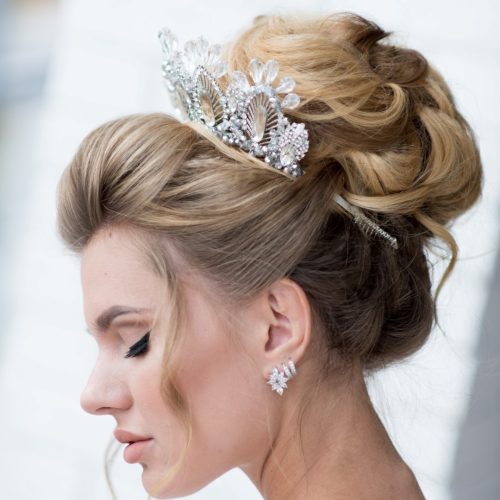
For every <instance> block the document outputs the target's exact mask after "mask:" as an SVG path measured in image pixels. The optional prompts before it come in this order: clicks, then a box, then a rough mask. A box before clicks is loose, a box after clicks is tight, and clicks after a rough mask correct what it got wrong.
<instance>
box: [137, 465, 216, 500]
mask: <svg viewBox="0 0 500 500" xmlns="http://www.w3.org/2000/svg"><path fill="white" fill-rule="evenodd" d="M181 472H182V471H181ZM163 475H164V474H163ZM161 477H162V474H155V475H154V477H148V472H147V468H145V469H144V471H143V476H142V484H143V486H144V489H145V490H146V492H147V493H148V494H149V495H151V496H152V497H153V498H157V499H158V500H165V499H168V498H182V497H185V496H188V495H193V494H194V493H196V492H198V491H200V490H201V489H202V488H204V487H205V486H206V485H207V484H209V483H210V482H211V481H212V480H214V479H215V478H213V479H211V480H209V481H206V482H200V481H199V479H198V481H196V478H194V477H193V475H192V474H191V477H189V475H188V476H187V477H186V476H184V477H183V478H181V477H179V476H174V477H173V478H171V479H170V482H168V483H167V484H166V485H165V486H164V487H163V489H162V490H161V491H160V492H158V491H157V490H154V488H155V487H156V486H157V483H160V480H161ZM181 479H182V480H181Z"/></svg>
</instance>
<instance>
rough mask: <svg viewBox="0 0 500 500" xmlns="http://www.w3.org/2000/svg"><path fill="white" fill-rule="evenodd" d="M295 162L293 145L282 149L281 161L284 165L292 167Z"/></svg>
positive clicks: (286, 145) (287, 145)
mask: <svg viewBox="0 0 500 500" xmlns="http://www.w3.org/2000/svg"><path fill="white" fill-rule="evenodd" d="M294 160H295V151H294V148H293V145H292V144H285V145H284V146H283V147H282V148H281V153H280V161H281V163H282V164H283V165H290V164H291V163H293V161H294Z"/></svg>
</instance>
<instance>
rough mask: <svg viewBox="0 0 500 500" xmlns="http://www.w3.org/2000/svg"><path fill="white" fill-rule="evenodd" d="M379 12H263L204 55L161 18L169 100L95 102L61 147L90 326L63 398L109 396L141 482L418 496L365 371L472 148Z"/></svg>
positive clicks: (377, 354)
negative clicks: (173, 112)
mask: <svg viewBox="0 0 500 500" xmlns="http://www.w3.org/2000/svg"><path fill="white" fill-rule="evenodd" d="M389 35H390V33H389V32H386V31H384V30H383V29H382V28H380V27H379V26H377V25H376V24H375V23H373V22H370V21H369V20H367V19H365V18H363V17H361V16H358V15H355V14H353V13H337V14H334V15H330V16H325V17H310V18H304V17H303V16H302V17H301V18H300V19H299V18H296V17H293V16H260V17H258V18H256V19H255V20H254V23H253V25H252V26H250V27H249V28H248V30H247V31H245V32H244V33H242V34H241V35H240V37H239V38H238V39H237V40H235V41H234V43H232V44H230V45H229V46H227V47H226V50H225V52H224V56H223V57H222V55H221V54H220V49H219V48H217V47H209V46H207V44H206V42H205V41H204V40H202V39H200V40H196V41H192V42H188V43H187V44H186V46H185V51H184V52H183V53H181V52H180V51H179V50H178V49H177V47H176V41H175V38H174V37H173V35H172V33H171V32H169V31H168V30H163V31H162V32H161V33H160V40H161V43H162V47H163V50H164V54H165V58H164V63H163V76H164V78H165V83H166V85H167V88H168V90H169V92H170V94H171V96H172V97H173V98H174V103H175V105H176V107H177V108H178V110H179V111H180V114H181V117H182V120H181V121H179V120H177V119H175V118H172V117H170V116H168V115H166V114H163V113H155V114H147V115H132V116H127V117H123V118H120V119H117V120H113V121H111V122H108V123H106V124H104V125H102V126H100V127H99V128H97V129H96V130H94V131H93V132H91V133H90V134H89V135H88V136H87V137H86V138H85V139H84V141H83V142H82V144H81V146H80V148H79V150H78V152H77V153H76V155H75V157H74V159H73V160H72V162H71V164H70V165H69V166H68V167H67V168H66V170H65V172H64V174H63V176H62V178H61V180H60V184H59V192H58V227H59V231H60V234H61V236H62V238H63V240H64V242H65V243H66V244H67V246H68V247H69V248H71V249H72V250H74V251H75V252H77V254H79V255H80V256H81V276H82V288H83V297H84V315H85V319H86V322H87V324H88V325H89V332H90V333H91V334H92V335H94V336H95V339H96V341H97V343H98V346H99V355H98V359H97V362H96V364H95V367H94V369H93V371H92V374H91V376H90V379H89V381H88V384H87V386H86V388H85V390H84V392H83V394H82V396H81V404H82V407H83V408H84V410H86V411H87V412H89V413H92V414H95V415H112V416H113V417H114V418H115V419H116V430H115V432H114V437H115V438H116V440H118V441H119V442H122V443H133V444H129V445H128V446H127V448H126V449H125V452H124V458H125V460H126V461H127V462H130V463H136V462H137V463H140V464H141V465H142V467H143V476H142V478H143V484H144V487H145V489H146V490H147V491H148V493H149V494H150V495H153V496H155V497H158V498H174V497H180V496H184V495H187V494H190V493H193V492H196V491H198V490H199V489H201V488H202V487H204V486H205V485H207V484H208V483H209V482H211V481H213V480H214V479H216V478H217V477H218V476H220V475H222V474H223V473H224V472H226V471H228V470H230V469H232V468H234V467H239V468H240V469H241V470H243V471H244V472H245V473H246V474H247V475H248V477H249V478H250V480H251V481H253V483H254V484H255V486H256V487H257V488H258V490H259V491H260V492H261V494H262V496H263V497H264V498H265V499H266V500H281V499H284V498H287V499H300V500H304V499H311V500H320V499H321V500H322V499H340V498H352V499H363V498H369V499H379V498H380V499H384V500H385V499H402V498H404V499H413V498H415V499H418V498H423V494H422V492H421V490H420V488H419V486H418V483H417V481H416V479H415V476H414V474H413V472H412V471H411V469H410V468H409V467H408V465H407V464H406V463H405V462H404V460H403V458H402V457H401V456H400V455H399V454H398V452H397V450H396V449H395V447H394V445H393V444H392V442H391V440H390V438H389V436H388V434H387V432H386V430H385V429H384V426H383V425H382V423H381V421H380V420H379V418H378V416H377V414H376V412H375V411H374V408H373V406H372V404H371V402H370V398H369V396H368V392H367V389H366V384H365V376H366V375H368V374H370V373H372V372H374V371H375V370H378V369H381V368H383V367H385V366H387V365H389V364H390V363H393V362H396V361H399V360H402V359H404V358H405V357H407V356H409V355H411V354H412V353H414V352H416V351H417V350H418V349H419V348H420V347H421V346H422V345H423V344H424V343H425V341H426V339H427V338H428V335H429V333H430V331H431V328H432V326H433V324H434V322H435V321H436V320H437V317H436V299H437V295H438V293H439V290H440V289H441V287H442V285H443V284H444V282H445V280H446V278H447V276H448V275H449V272H451V270H452V269H453V266H454V264H455V261H456V256H457V252H458V248H457V246H456V243H455V241H454V239H453V237H452V235H451V234H450V232H449V231H448V229H447V227H446V226H447V225H448V224H449V223H450V222H451V221H452V220H454V219H455V218H456V217H458V216H459V215H460V214H462V213H464V212H465V211H466V210H467V209H468V208H469V207H471V206H472V205H473V204H474V203H475V202H476V201H477V199H478V197H479V196H480V192H481V184H482V166H481V160H480V155H479V151H478V148H477V144H476V140H475V137H474V134H473V131H472V130H471V128H470V126H469V124H468V123H467V121H466V120H465V119H464V118H463V117H462V115H461V114H460V112H459V111H458V110H457V108H456V106H455V103H454V99H453V96H452V94H451V92H450V90H449V88H448V86H447V84H446V83H445V81H444V80H443V77H442V76H441V75H440V74H439V72H438V71H437V70H436V69H435V68H433V67H432V66H431V65H430V64H429V63H428V61H427V60H426V59H425V58H424V56H422V55H421V54H420V53H419V52H416V51H414V50H411V49H408V48H404V47H398V46H395V45H393V44H390V43H389V41H388V40H386V38H387V37H388V36H389ZM226 63H227V67H228V69H227V68H226V66H225V64H226ZM264 63H265V64H264ZM199 65H201V66H202V68H201V69H200V68H199ZM278 75H279V76H280V77H281V78H278ZM278 81H279V83H277V82H278ZM440 241H442V242H444V243H445V244H446V245H448V247H449V248H450V251H451V258H450V262H449V264H448V268H447V271H446V272H445V274H444V276H443V277H442V279H441V281H440V282H439V286H438V287H437V291H436V294H435V295H434V294H433V293H432V290H431V288H432V287H431V277H430V263H429V262H428V260H427V256H426V252H427V251H428V250H429V249H431V248H432V246H433V245H434V244H436V243H439V242H440Z"/></svg>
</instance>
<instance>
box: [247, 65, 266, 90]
mask: <svg viewBox="0 0 500 500" xmlns="http://www.w3.org/2000/svg"><path fill="white" fill-rule="evenodd" d="M248 71H249V72H250V75H251V76H252V79H253V81H254V83H255V84H256V85H258V84H259V83H261V82H262V76H263V73H264V65H263V64H262V62H261V61H259V60H258V59H252V60H251V61H250V64H249V65H248Z"/></svg>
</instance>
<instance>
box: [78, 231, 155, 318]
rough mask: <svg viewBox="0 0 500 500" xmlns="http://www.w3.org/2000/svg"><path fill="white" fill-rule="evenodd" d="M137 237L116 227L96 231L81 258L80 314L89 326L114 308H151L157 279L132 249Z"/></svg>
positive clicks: (142, 257)
mask: <svg viewBox="0 0 500 500" xmlns="http://www.w3.org/2000/svg"><path fill="white" fill-rule="evenodd" d="M137 237H138V236H137V235H136V234H134V233H132V232H131V231H130V230H126V229H123V228H120V227H114V228H106V229H101V230H100V231H98V232H97V233H96V234H95V235H94V236H93V238H92V239H91V240H90V242H89V243H88V244H87V246H86V247H85V249H84V250H83V252H82V254H81V261H80V275H81V282H82V292H83V302H84V313H85V316H86V318H87V320H88V321H89V322H91V321H93V320H94V318H95V316H97V315H98V314H99V313H100V312H101V311H102V310H104V309H106V308H108V307H111V306H113V305H115V304H123V305H127V306H130V307H136V308H152V307H153V308H154V307H155V305H156V304H157V302H158V300H159V294H160V292H161V289H162V288H161V279H160V277H159V276H157V275H156V274H154V273H153V271H152V270H151V269H150V268H149V267H148V266H147V265H146V261H145V258H144V255H142V254H141V251H140V250H139V248H140V247H137V245H135V243H134V241H135V240H136V238H137Z"/></svg>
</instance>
